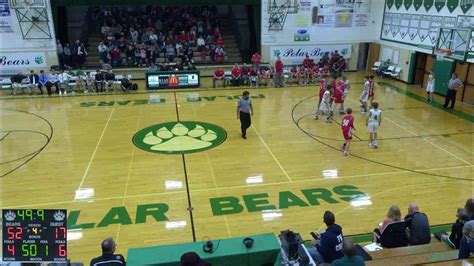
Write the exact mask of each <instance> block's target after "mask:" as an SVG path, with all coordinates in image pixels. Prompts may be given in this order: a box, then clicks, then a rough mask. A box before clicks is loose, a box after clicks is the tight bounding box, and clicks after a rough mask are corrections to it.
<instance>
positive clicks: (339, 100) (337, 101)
mask: <svg viewBox="0 0 474 266" xmlns="http://www.w3.org/2000/svg"><path fill="white" fill-rule="evenodd" d="M334 102H335V103H344V99H343V98H342V95H337V96H335V97H334Z"/></svg>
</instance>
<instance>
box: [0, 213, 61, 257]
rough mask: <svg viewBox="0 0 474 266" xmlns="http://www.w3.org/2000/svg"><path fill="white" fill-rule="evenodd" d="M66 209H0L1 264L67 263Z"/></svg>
mask: <svg viewBox="0 0 474 266" xmlns="http://www.w3.org/2000/svg"><path fill="white" fill-rule="evenodd" d="M66 216H67V211H66V210H43V209H36V210H35V209H24V210H3V211H2V219H3V234H2V235H3V238H2V246H3V253H2V258H3V261H4V262H8V261H17V262H66V261H67V217H66Z"/></svg>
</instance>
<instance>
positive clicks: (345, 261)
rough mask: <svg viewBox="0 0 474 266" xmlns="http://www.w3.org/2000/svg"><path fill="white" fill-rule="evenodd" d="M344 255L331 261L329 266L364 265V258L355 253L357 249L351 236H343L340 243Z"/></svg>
mask: <svg viewBox="0 0 474 266" xmlns="http://www.w3.org/2000/svg"><path fill="white" fill-rule="evenodd" d="M342 252H343V253H344V257H343V258H340V259H337V260H335V261H333V262H332V263H331V266H364V265H365V262H364V259H363V258H362V257H360V256H358V255H357V250H356V248H355V246H354V242H353V241H352V239H351V238H345V239H344V241H343V245H342Z"/></svg>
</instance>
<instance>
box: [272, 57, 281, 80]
mask: <svg viewBox="0 0 474 266" xmlns="http://www.w3.org/2000/svg"><path fill="white" fill-rule="evenodd" d="M273 81H274V83H275V87H283V86H284V85H283V62H282V61H281V58H280V57H279V56H278V57H277V60H276V62H275V77H274V79H273Z"/></svg>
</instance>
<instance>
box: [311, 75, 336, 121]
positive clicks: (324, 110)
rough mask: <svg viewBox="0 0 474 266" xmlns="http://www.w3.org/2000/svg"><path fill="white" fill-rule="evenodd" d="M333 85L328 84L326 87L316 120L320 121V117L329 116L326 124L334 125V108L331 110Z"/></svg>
mask: <svg viewBox="0 0 474 266" xmlns="http://www.w3.org/2000/svg"><path fill="white" fill-rule="evenodd" d="M330 90H331V85H330V84H328V85H326V91H325V92H324V94H323V97H322V99H321V103H320V104H319V108H318V110H317V111H316V115H315V116H314V120H318V119H319V115H320V114H321V115H325V114H326V115H327V117H326V123H332V120H331V115H332V108H331V103H330V100H331V92H330Z"/></svg>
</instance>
